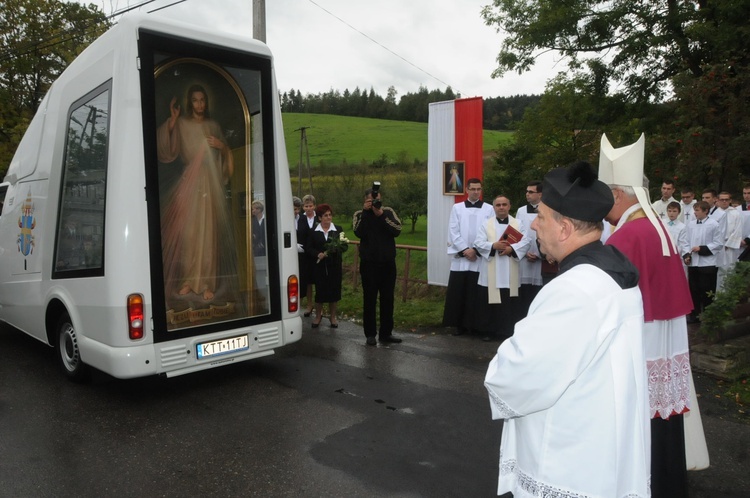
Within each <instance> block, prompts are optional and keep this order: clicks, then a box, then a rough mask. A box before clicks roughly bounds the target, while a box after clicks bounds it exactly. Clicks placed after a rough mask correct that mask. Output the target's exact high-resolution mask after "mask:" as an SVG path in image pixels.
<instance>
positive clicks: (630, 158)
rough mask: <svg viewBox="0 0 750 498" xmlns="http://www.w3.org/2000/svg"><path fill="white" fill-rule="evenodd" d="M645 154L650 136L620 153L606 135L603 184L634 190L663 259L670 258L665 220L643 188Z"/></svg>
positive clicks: (601, 166) (601, 153)
mask: <svg viewBox="0 0 750 498" xmlns="http://www.w3.org/2000/svg"><path fill="white" fill-rule="evenodd" d="M645 152H646V136H645V135H644V134H642V133H641V137H640V138H639V139H638V141H637V142H635V143H634V144H630V145H626V146H625V147H620V148H619V149H615V148H614V147H612V144H610V143H609V140H608V139H607V135H605V134H603V133H602V142H601V147H600V149H599V180H601V181H603V182H604V183H606V184H607V185H610V186H612V185H622V186H628V187H633V190H635V196H636V198H637V199H638V202H639V203H640V205H641V208H643V211H644V212H645V213H646V217H647V218H648V219H649V221H650V222H651V224H652V225H654V228H656V232H657V233H658V234H659V239H661V251H662V255H664V256H669V245H668V242H667V237H666V235H665V234H664V230H663V229H662V223H661V220H659V218H658V217H657V216H656V213H654V210H653V209H652V208H651V200H650V199H649V195H648V190H647V189H646V188H644V187H643V158H644V156H645Z"/></svg>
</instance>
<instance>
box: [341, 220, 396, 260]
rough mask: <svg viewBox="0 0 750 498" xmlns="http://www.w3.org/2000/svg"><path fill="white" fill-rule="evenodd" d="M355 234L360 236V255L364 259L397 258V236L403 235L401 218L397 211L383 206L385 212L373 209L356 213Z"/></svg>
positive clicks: (353, 224) (354, 221) (353, 221)
mask: <svg viewBox="0 0 750 498" xmlns="http://www.w3.org/2000/svg"><path fill="white" fill-rule="evenodd" d="M352 226H353V228H354V234H355V235H356V236H357V237H359V240H360V242H359V257H360V258H362V261H372V262H387V261H395V259H396V237H398V236H399V235H401V220H400V219H399V218H398V216H397V215H396V212H395V211H394V210H393V209H391V208H389V207H383V214H382V215H381V216H375V213H373V212H372V210H369V209H368V210H360V211H357V212H356V213H354V219H353V220H352Z"/></svg>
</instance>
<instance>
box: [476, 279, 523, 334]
mask: <svg viewBox="0 0 750 498" xmlns="http://www.w3.org/2000/svg"><path fill="white" fill-rule="evenodd" d="M488 294H489V291H488V289H487V287H485V286H483V285H480V286H478V289H477V303H476V307H475V312H476V315H477V317H476V322H475V326H476V328H477V330H478V331H479V333H480V334H482V335H485V336H487V337H491V338H494V339H507V338H508V337H510V336H512V335H513V329H514V327H515V325H516V322H517V321H518V320H519V318H518V316H517V310H518V307H519V303H520V300H519V298H517V297H510V289H500V300H501V301H502V303H501V304H489V302H488V301H489V299H488Z"/></svg>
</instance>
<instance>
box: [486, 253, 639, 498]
mask: <svg viewBox="0 0 750 498" xmlns="http://www.w3.org/2000/svg"><path fill="white" fill-rule="evenodd" d="M642 327H643V303H642V301H641V293H640V290H639V289H638V288H637V287H634V288H630V289H626V290H623V289H621V288H620V286H619V285H618V284H617V283H616V282H615V281H614V280H612V278H610V277H609V276H608V275H607V274H606V273H605V272H603V271H602V270H600V269H598V268H596V267H594V266H592V265H588V264H582V265H578V266H575V267H573V268H572V269H570V270H568V271H566V272H564V273H562V274H560V275H559V276H558V277H557V278H555V279H554V280H552V281H551V282H550V283H548V284H547V285H546V286H544V287H543V288H542V290H541V291H540V292H539V294H538V295H537V297H536V299H535V300H534V302H533V303H532V305H531V308H530V310H529V315H528V316H527V317H526V318H525V319H523V320H522V321H520V322H519V323H517V324H516V327H515V333H514V335H513V336H512V337H511V338H510V339H508V340H506V341H505V342H503V343H502V344H501V345H500V347H499V349H498V352H497V355H496V356H495V358H494V359H493V360H492V362H491V363H490V366H489V368H488V370H487V375H486V378H485V386H486V387H487V390H488V391H489V394H490V405H491V407H492V416H493V418H494V419H505V420H504V423H503V433H502V440H501V441H502V442H501V446H500V477H499V482H498V494H503V493H506V492H508V491H511V492H513V495H514V497H515V498H524V497H532V496H534V497H537V496H546V497H574V496H575V497H584V496H590V497H616V498H621V497H646V496H649V485H648V482H649V473H650V425H649V412H648V389H647V387H646V386H647V380H646V367H645V359H644V355H643V344H642Z"/></svg>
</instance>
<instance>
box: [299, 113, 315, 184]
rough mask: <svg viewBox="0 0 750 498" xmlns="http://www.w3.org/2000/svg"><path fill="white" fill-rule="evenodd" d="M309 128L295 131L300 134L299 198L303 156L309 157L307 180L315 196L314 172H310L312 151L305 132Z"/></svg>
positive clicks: (304, 127) (305, 127)
mask: <svg viewBox="0 0 750 498" xmlns="http://www.w3.org/2000/svg"><path fill="white" fill-rule="evenodd" d="M308 128H309V126H303V127H302V128H297V129H296V130H294V131H299V132H300V137H299V163H297V165H298V168H297V170H298V172H299V185H298V187H297V197H299V198H302V155H303V154H305V155H306V156H307V162H306V164H307V178H308V181H309V182H310V194H312V195H314V193H313V183H312V172H311V171H310V149H309V148H308V147H307V132H305V130H306V129H308Z"/></svg>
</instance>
